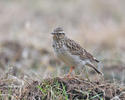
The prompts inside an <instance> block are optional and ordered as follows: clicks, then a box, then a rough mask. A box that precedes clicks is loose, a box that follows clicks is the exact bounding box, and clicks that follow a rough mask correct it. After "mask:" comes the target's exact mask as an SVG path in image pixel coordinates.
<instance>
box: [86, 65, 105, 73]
mask: <svg viewBox="0 0 125 100" xmlns="http://www.w3.org/2000/svg"><path fill="white" fill-rule="evenodd" d="M86 65H88V66H89V67H91V68H93V69H94V70H95V71H96V72H97V73H98V74H100V75H103V73H102V72H100V71H99V70H98V69H97V68H96V67H94V66H93V65H92V64H86Z"/></svg>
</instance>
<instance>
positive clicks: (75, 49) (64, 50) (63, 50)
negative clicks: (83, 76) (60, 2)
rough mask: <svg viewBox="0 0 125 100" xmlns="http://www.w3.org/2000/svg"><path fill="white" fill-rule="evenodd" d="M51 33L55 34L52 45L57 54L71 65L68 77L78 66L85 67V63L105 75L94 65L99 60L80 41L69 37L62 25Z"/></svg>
mask: <svg viewBox="0 0 125 100" xmlns="http://www.w3.org/2000/svg"><path fill="white" fill-rule="evenodd" d="M51 34H52V36H53V43H52V47H53V48H54V52H55V54H56V55H57V57H58V58H59V59H60V60H61V61H63V63H65V64H66V65H67V66H69V67H70V70H69V73H68V75H67V76H68V77H69V76H71V73H72V71H73V70H74V69H75V68H76V67H78V66H82V67H84V66H85V65H87V66H88V67H91V68H93V69H94V70H95V72H97V73H98V74H99V75H103V73H102V72H101V71H99V70H98V69H97V68H96V67H95V65H94V63H97V64H98V63H99V60H97V59H96V58H95V57H94V56H93V55H92V54H90V53H89V52H87V51H86V50H85V49H84V48H83V47H81V46H80V44H79V43H77V42H75V41H74V40H72V39H70V38H68V37H67V36H66V33H65V32H64V30H63V28H62V27H57V28H55V29H54V30H53V32H52V33H51Z"/></svg>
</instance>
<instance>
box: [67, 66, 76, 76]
mask: <svg viewBox="0 0 125 100" xmlns="http://www.w3.org/2000/svg"><path fill="white" fill-rule="evenodd" d="M74 69H75V67H74V66H71V67H70V70H69V73H68V75H67V77H68V78H69V77H70V76H71V73H72V71H73V70H74Z"/></svg>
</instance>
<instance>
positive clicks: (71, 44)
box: [65, 38, 99, 62]
mask: <svg viewBox="0 0 125 100" xmlns="http://www.w3.org/2000/svg"><path fill="white" fill-rule="evenodd" d="M65 45H66V46H67V48H68V50H69V51H70V52H71V54H73V55H78V56H80V58H81V59H83V60H85V59H89V60H90V61H96V62H99V61H98V60H96V59H95V58H94V57H93V56H92V55H91V54H90V53H89V52H87V51H86V50H85V49H83V48H82V47H81V46H80V45H79V44H78V43H76V42H75V41H74V40H71V39H69V38H67V39H66V41H65Z"/></svg>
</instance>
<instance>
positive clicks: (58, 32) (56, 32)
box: [51, 27, 65, 40]
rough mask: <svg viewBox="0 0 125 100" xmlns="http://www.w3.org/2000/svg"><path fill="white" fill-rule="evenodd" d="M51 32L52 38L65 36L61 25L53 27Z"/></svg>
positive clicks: (57, 38) (56, 38)
mask: <svg viewBox="0 0 125 100" xmlns="http://www.w3.org/2000/svg"><path fill="white" fill-rule="evenodd" d="M51 34H52V35H53V39H55V40H59V39H64V37H65V32H64V31H63V28H61V27H57V28H55V29H54V31H53V32H52V33H51Z"/></svg>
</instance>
